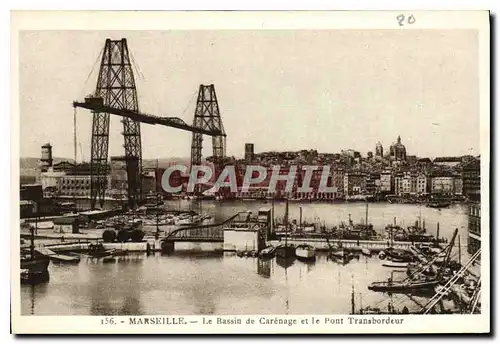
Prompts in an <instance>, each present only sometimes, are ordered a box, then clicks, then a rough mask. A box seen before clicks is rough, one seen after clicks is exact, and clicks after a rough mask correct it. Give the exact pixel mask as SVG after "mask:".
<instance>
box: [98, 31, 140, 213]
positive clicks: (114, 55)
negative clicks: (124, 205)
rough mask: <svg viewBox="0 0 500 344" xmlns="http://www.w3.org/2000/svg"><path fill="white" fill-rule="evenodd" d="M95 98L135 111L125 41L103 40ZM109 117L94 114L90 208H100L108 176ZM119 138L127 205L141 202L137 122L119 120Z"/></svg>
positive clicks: (136, 106)
mask: <svg viewBox="0 0 500 344" xmlns="http://www.w3.org/2000/svg"><path fill="white" fill-rule="evenodd" d="M94 96H95V97H101V98H102V99H103V102H104V105H106V106H110V107H113V108H119V109H126V110H132V111H139V105H138V101H137V89H136V86H135V80H134V73H133V71H132V65H131V63H130V57H129V50H128V46H127V40H126V39H124V38H123V39H121V40H111V39H106V43H105V46H104V50H103V53H102V59H101V66H100V69H99V76H98V78H97V87H96V90H95V95H94ZM109 117H110V116H109V114H108V113H101V112H94V113H93V122H92V146H91V160H90V170H91V183H90V186H91V208H92V209H95V205H96V202H97V200H99V204H100V206H101V207H102V206H103V205H104V195H105V190H106V186H107V185H106V181H107V174H108V145H109ZM122 123H123V132H122V134H123V138H124V141H125V144H124V147H125V160H126V169H127V179H128V183H127V185H128V187H127V195H128V201H129V206H130V207H134V206H135V205H136V204H137V202H139V201H141V199H142V182H141V175H142V151H141V130H140V125H139V122H137V121H134V120H132V119H130V118H127V117H123V118H122Z"/></svg>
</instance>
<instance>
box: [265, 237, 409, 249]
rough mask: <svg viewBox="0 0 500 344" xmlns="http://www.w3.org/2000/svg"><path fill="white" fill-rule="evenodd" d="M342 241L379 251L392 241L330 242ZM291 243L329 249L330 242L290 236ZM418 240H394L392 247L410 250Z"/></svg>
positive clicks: (347, 244)
mask: <svg viewBox="0 0 500 344" xmlns="http://www.w3.org/2000/svg"><path fill="white" fill-rule="evenodd" d="M338 242H341V243H342V246H343V247H345V248H352V249H361V248H367V249H369V250H371V251H374V252H378V251H381V250H384V249H386V248H388V247H390V243H389V242H388V241H384V240H359V241H358V240H345V239H342V240H338V239H336V240H330V244H332V245H335V244H336V243H338ZM287 243H288V244H289V245H294V246H297V245H301V244H308V245H310V246H312V247H314V248H315V249H317V250H324V251H327V250H328V243H327V241H326V239H323V238H289V239H288V240H287ZM280 244H284V240H281V241H280V240H271V241H268V242H267V245H272V246H277V245H280ZM415 244H418V242H410V241H394V242H393V244H392V247H394V248H397V249H405V250H409V249H410V248H411V247H412V246H415Z"/></svg>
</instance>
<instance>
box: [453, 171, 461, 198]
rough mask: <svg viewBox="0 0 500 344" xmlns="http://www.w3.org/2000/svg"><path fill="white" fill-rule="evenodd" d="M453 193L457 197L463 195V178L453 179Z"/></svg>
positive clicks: (456, 177)
mask: <svg viewBox="0 0 500 344" xmlns="http://www.w3.org/2000/svg"><path fill="white" fill-rule="evenodd" d="M453 183H454V185H453V191H454V193H455V195H462V193H463V182H462V177H461V176H455V177H454V179H453Z"/></svg>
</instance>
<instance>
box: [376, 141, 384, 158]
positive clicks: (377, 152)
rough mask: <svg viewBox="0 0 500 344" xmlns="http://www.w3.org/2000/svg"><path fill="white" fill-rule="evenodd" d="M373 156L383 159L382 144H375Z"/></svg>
mask: <svg viewBox="0 0 500 344" xmlns="http://www.w3.org/2000/svg"><path fill="white" fill-rule="evenodd" d="M375 156H379V157H383V156H384V147H382V144H381V143H380V141H379V142H377V145H376V146H375Z"/></svg>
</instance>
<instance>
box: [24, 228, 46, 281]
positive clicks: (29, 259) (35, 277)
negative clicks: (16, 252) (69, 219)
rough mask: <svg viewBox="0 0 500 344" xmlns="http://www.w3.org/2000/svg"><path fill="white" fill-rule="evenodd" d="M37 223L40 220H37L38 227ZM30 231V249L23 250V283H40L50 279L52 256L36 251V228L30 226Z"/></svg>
mask: <svg viewBox="0 0 500 344" xmlns="http://www.w3.org/2000/svg"><path fill="white" fill-rule="evenodd" d="M37 224H38V221H36V222H35V226H36V227H37ZM37 228H38V227H37ZM30 233H31V236H30V247H29V251H21V257H20V258H21V266H20V267H21V269H20V278H21V283H22V284H39V283H43V282H47V281H48V280H49V264H50V258H49V257H47V256H46V255H43V254H41V253H40V252H37V251H35V228H33V227H30Z"/></svg>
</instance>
